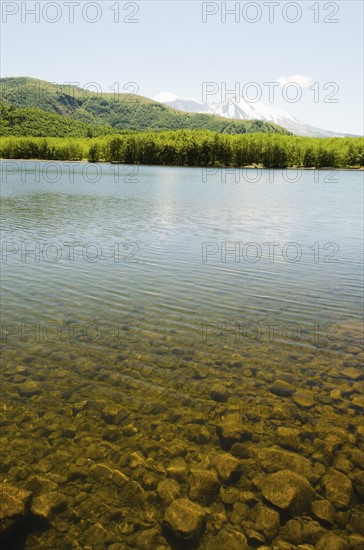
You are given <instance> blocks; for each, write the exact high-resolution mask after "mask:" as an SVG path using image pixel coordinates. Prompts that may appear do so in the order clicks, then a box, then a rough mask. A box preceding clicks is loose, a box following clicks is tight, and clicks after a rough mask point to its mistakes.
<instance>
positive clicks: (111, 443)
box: [0, 161, 364, 550]
mask: <svg viewBox="0 0 364 550" xmlns="http://www.w3.org/2000/svg"><path fill="white" fill-rule="evenodd" d="M7 163H10V167H9V166H8V164H7ZM0 164H1V168H4V172H3V173H5V174H6V175H7V177H6V178H4V180H5V181H4V184H3V185H2V189H1V193H2V198H1V213H2V218H3V231H2V240H3V243H2V252H3V254H2V264H1V272H2V327H1V329H2V330H1V342H0V345H1V352H2V357H1V369H0V428H1V434H2V439H1V445H0V452H1V460H0V487H1V491H0V501H1V502H0V504H1V506H0V546H1V547H2V548H4V549H5V550H101V549H107V550H134V549H136V550H139V549H140V550H185V549H187V550H189V549H190V550H195V549H196V550H197V549H198V550H244V549H254V548H260V549H261V550H267V549H272V550H274V549H276V550H296V549H298V550H351V549H352V550H363V548H364V506H363V504H364V503H363V498H364V473H363V472H364V450H363V436H364V423H363V408H364V397H363V396H364V392H363V390H364V387H363V383H364V378H363V358H364V352H363V329H364V326H363V322H362V313H363V294H362V280H363V261H362V260H363V258H362V252H363V249H362V235H363V216H362V205H363V185H362V174H361V173H359V172H353V171H340V172H339V173H338V174H336V175H333V174H331V173H330V172H328V171H320V172H319V173H316V171H315V173H313V171H301V172H300V171H298V173H297V178H296V179H293V178H292V177H290V179H289V180H288V179H287V177H286V174H284V172H282V171H280V170H273V171H266V170H249V171H248V172H247V176H248V177H247V178H246V179H241V178H240V179H238V178H237V176H240V173H239V174H238V173H236V172H235V173H233V174H228V173H226V172H225V171H224V170H223V169H222V170H218V169H213V174H210V173H208V174H207V173H206V169H198V168H172V167H155V166H154V167H152V166H140V167H134V168H135V170H134V171H133V174H134V177H133V179H132V180H131V179H130V178H129V177H128V178H126V179H125V178H117V179H115V171H114V169H115V166H108V165H106V164H103V165H98V168H99V170H101V173H100V177H99V178H98V179H96V180H93V179H91V177H87V178H86V177H85V172H84V169H85V168H86V171H87V173H89V172H88V171H89V170H91V172H90V174H92V173H93V172H92V171H95V168H97V166H96V165H91V164H90V165H85V166H82V165H80V166H78V167H76V168H75V170H74V173H73V175H72V178H70V174H69V172H68V169H67V163H58V164H56V165H55V163H46V162H21V161H19V162H17V161H3V162H1V163H0ZM65 164H66V165H65ZM121 168H123V169H124V168H125V166H121ZM129 168H130V167H129ZM111 169H112V170H111ZM55 175H56V176H57V178H55V177H54V176H55ZM207 176H208V177H207ZM234 176H235V177H234ZM272 249H273V251H274V252H275V256H274V254H273V255H272V256H271V252H272ZM71 250H74V251H75V252H74V255H73V254H71V252H70V251H71ZM254 251H255V252H254ZM254 254H255V256H254ZM273 256H274V257H273Z"/></svg>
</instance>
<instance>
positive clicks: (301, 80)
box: [277, 74, 313, 88]
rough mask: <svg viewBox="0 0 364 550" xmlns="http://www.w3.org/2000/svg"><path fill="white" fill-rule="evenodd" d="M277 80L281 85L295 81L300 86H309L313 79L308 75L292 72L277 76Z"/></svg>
mask: <svg viewBox="0 0 364 550" xmlns="http://www.w3.org/2000/svg"><path fill="white" fill-rule="evenodd" d="M277 82H279V84H280V85H281V86H282V87H283V86H285V85H286V84H290V83H293V82H294V83H296V84H298V85H299V86H300V87H301V88H309V87H310V86H312V84H313V80H312V78H311V77H310V76H304V75H302V74H294V75H292V76H281V77H280V78H277Z"/></svg>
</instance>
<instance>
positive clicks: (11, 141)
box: [0, 130, 364, 168]
mask: <svg viewBox="0 0 364 550" xmlns="http://www.w3.org/2000/svg"><path fill="white" fill-rule="evenodd" d="M363 145H364V138H362V137H358V138H325V139H322V138H310V137H299V136H285V135H279V134H264V133H257V134H243V135H228V134H220V133H215V132H210V131H207V130H181V131H167V132H141V133H125V134H120V135H119V134H118V135H114V136H112V135H110V136H100V137H96V138H74V139H70V138H49V137H48V138H31V137H26V138H22V137H4V138H2V139H1V141H0V156H1V157H2V158H8V159H9V158H11V159H42V160H71V161H73V160H88V161H90V162H116V163H125V164H156V165H172V166H217V167H218V166H221V167H223V166H231V167H243V166H262V167H265V168H287V167H297V168H360V167H363V166H364V147H363Z"/></svg>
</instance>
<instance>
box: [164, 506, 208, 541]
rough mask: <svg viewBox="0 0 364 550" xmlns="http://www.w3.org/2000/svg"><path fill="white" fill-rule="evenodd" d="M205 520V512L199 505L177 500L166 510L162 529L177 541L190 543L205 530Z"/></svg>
mask: <svg viewBox="0 0 364 550" xmlns="http://www.w3.org/2000/svg"><path fill="white" fill-rule="evenodd" d="M205 520H206V514H205V511H204V509H203V508H202V507H201V506H200V505H199V504H196V503H195V502H191V501H190V500H188V499H185V498H179V499H177V500H174V501H173V502H172V504H171V505H170V506H169V508H167V510H166V513H165V515H164V519H163V528H164V529H165V530H166V531H167V532H169V533H170V534H171V535H173V536H175V537H177V538H179V539H182V540H185V541H192V540H196V539H198V538H199V537H200V535H201V534H202V532H203V530H204V529H205Z"/></svg>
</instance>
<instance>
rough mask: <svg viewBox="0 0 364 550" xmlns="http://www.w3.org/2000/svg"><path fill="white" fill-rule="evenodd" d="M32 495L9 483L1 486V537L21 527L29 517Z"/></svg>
mask: <svg viewBox="0 0 364 550" xmlns="http://www.w3.org/2000/svg"><path fill="white" fill-rule="evenodd" d="M32 497H33V495H32V493H31V492H30V491H25V490H24V489H20V488H18V487H14V486H13V485H10V484H9V483H1V484H0V537H2V536H5V535H7V534H8V533H9V531H10V530H12V529H15V528H16V527H18V526H20V525H21V523H22V522H23V521H24V519H25V518H26V517H27V516H28V515H29V513H30V510H31V503H32Z"/></svg>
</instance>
